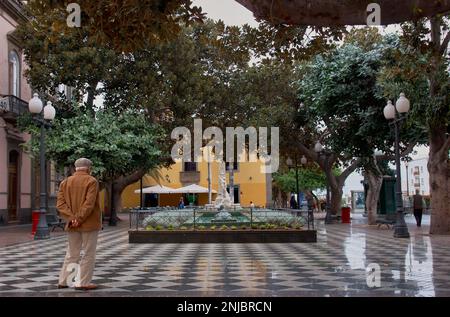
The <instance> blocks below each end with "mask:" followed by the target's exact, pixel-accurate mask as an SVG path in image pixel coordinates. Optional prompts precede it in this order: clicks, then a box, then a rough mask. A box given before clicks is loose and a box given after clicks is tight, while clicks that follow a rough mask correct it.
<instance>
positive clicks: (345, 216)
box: [341, 207, 351, 223]
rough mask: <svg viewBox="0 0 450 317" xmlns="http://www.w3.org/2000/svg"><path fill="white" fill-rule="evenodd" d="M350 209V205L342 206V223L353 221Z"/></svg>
mask: <svg viewBox="0 0 450 317" xmlns="http://www.w3.org/2000/svg"><path fill="white" fill-rule="evenodd" d="M350 210H351V209H350V207H342V209H341V219H342V223H351V221H350Z"/></svg>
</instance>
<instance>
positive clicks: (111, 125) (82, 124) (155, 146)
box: [21, 110, 165, 210]
mask: <svg viewBox="0 0 450 317" xmlns="http://www.w3.org/2000/svg"><path fill="white" fill-rule="evenodd" d="M28 120H30V117H29V116H26V117H23V118H22V119H21V125H22V126H25V127H26V129H27V130H28V131H30V132H31V133H32V134H33V136H34V137H33V138H32V139H31V141H30V143H29V144H28V147H29V150H30V151H31V153H34V154H37V152H38V151H39V138H38V133H39V131H38V130H37V129H36V128H35V127H34V126H33V125H31V124H29V122H27V121H28ZM164 136H165V135H164V133H163V130H162V129H161V128H160V127H159V126H157V125H154V124H153V125H152V124H149V122H148V120H147V119H146V117H145V116H144V115H143V114H140V113H138V112H136V111H132V110H129V111H125V112H123V113H121V114H120V115H117V114H115V113H112V112H109V111H106V110H102V111H97V112H96V113H95V116H92V115H91V114H85V113H80V114H79V115H77V116H74V117H71V118H57V119H56V120H55V122H54V124H53V125H52V128H51V129H50V130H49V132H48V134H47V138H46V142H47V157H48V159H50V160H52V161H54V162H55V163H56V164H57V166H58V167H59V168H60V169H62V168H69V167H71V166H73V163H74V162H75V161H76V160H77V159H78V158H80V157H87V158H89V159H91V160H92V162H93V175H94V176H95V177H97V178H98V179H99V181H100V182H101V183H102V184H103V185H105V184H111V183H112V184H113V188H114V189H113V190H114V206H115V207H116V208H115V209H116V210H119V209H120V202H121V200H120V198H121V195H120V194H121V193H122V191H123V189H124V188H125V187H126V186H127V185H128V184H129V180H128V179H129V178H133V179H134V175H135V174H141V171H143V173H145V172H148V171H149V170H151V169H153V168H156V167H158V166H159V165H160V164H161V157H162V156H163V155H164V154H165V153H163V152H162V151H161V148H162V145H161V144H162V142H163V137H164Z"/></svg>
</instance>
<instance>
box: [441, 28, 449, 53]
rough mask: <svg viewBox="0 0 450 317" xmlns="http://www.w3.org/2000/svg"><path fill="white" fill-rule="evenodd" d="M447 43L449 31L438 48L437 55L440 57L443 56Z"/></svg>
mask: <svg viewBox="0 0 450 317" xmlns="http://www.w3.org/2000/svg"><path fill="white" fill-rule="evenodd" d="M449 42H450V31H449V32H448V33H447V35H446V36H445V38H444V41H443V42H442V44H441V47H440V49H439V53H440V54H441V55H444V54H445V51H446V50H447V48H448V44H449Z"/></svg>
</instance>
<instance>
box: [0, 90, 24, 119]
mask: <svg viewBox="0 0 450 317" xmlns="http://www.w3.org/2000/svg"><path fill="white" fill-rule="evenodd" d="M26 112H28V103H27V102H26V101H24V100H22V99H20V98H18V97H16V96H13V95H0V114H2V116H3V117H5V118H7V119H8V118H10V119H15V118H17V116H20V115H22V114H24V113H26Z"/></svg>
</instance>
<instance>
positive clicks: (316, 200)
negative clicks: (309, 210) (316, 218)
mask: <svg viewBox="0 0 450 317" xmlns="http://www.w3.org/2000/svg"><path fill="white" fill-rule="evenodd" d="M311 195H312V196H313V197H314V201H315V202H316V208H317V212H322V206H321V205H320V201H319V198H318V197H317V196H316V195H314V193H313V192H312V191H311Z"/></svg>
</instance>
